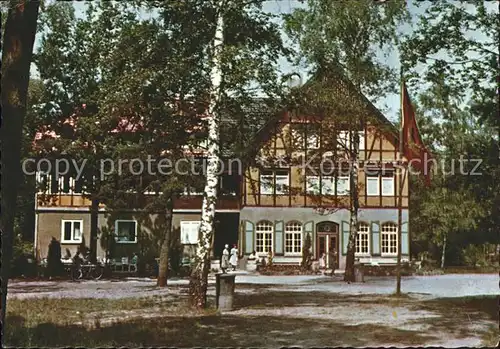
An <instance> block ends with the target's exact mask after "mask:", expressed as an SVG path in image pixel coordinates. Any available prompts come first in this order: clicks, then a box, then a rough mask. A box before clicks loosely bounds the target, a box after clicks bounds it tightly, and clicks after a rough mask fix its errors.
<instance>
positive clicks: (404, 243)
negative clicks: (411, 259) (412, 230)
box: [401, 223, 410, 255]
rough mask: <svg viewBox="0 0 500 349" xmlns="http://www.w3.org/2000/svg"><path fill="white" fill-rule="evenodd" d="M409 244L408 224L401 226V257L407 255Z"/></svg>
mask: <svg viewBox="0 0 500 349" xmlns="http://www.w3.org/2000/svg"><path fill="white" fill-rule="evenodd" d="M409 250H410V243H409V241H408V223H403V224H401V255H408V254H409Z"/></svg>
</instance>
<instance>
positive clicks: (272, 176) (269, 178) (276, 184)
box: [260, 170, 289, 195]
mask: <svg viewBox="0 0 500 349" xmlns="http://www.w3.org/2000/svg"><path fill="white" fill-rule="evenodd" d="M288 182H289V176H288V171H286V170H276V171H262V172H261V174H260V193H261V194H268V195H269V194H273V189H275V190H274V192H275V194H286V193H287V192H288V185H289V184H288Z"/></svg>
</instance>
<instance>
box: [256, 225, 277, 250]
mask: <svg viewBox="0 0 500 349" xmlns="http://www.w3.org/2000/svg"><path fill="white" fill-rule="evenodd" d="M259 225H265V226H266V227H269V226H270V227H271V230H270V231H269V230H261V231H259ZM258 234H262V251H259V249H258V248H257V246H258V244H257V241H259V238H258V236H257V235H258ZM266 235H270V236H271V239H270V240H271V244H270V246H267V245H266V240H269V239H266ZM273 246H274V224H273V223H272V222H270V221H260V222H257V224H255V252H256V253H257V254H258V255H261V256H267V254H268V253H269V250H266V247H268V248H269V249H270V250H271V251H272V252H273V253H274V249H273Z"/></svg>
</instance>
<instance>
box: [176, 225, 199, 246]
mask: <svg viewBox="0 0 500 349" xmlns="http://www.w3.org/2000/svg"><path fill="white" fill-rule="evenodd" d="M200 224H201V222H200V221H181V244H183V245H195V244H197V243H198V234H199V231H200Z"/></svg>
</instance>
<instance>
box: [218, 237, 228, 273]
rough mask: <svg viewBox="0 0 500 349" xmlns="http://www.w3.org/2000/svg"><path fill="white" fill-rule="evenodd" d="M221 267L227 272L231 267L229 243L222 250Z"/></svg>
mask: <svg viewBox="0 0 500 349" xmlns="http://www.w3.org/2000/svg"><path fill="white" fill-rule="evenodd" d="M220 268H221V269H222V272H223V273H225V272H226V270H227V269H229V245H227V244H226V245H225V246H224V251H222V258H221V261H220Z"/></svg>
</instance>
